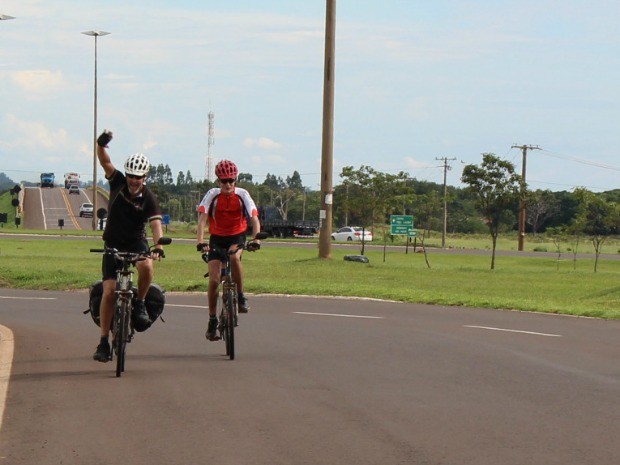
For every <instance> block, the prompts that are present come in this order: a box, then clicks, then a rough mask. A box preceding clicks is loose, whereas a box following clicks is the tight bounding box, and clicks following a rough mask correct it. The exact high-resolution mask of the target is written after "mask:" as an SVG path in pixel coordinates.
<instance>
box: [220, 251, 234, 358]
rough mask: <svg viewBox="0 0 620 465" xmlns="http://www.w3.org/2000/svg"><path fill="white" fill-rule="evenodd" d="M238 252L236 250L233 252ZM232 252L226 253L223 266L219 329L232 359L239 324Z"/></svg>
mask: <svg viewBox="0 0 620 465" xmlns="http://www.w3.org/2000/svg"><path fill="white" fill-rule="evenodd" d="M233 253H236V252H233ZM230 255H232V254H231V253H230V252H227V253H226V260H225V261H224V263H223V267H222V271H221V273H222V277H221V280H220V292H221V294H220V295H221V298H222V304H221V306H220V320H219V325H218V330H219V332H220V337H221V338H222V339H224V342H225V343H226V355H228V357H229V358H230V360H234V359H235V326H237V312H238V308H237V283H235V281H233V279H232V270H231V266H230Z"/></svg>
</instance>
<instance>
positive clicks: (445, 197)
mask: <svg viewBox="0 0 620 465" xmlns="http://www.w3.org/2000/svg"><path fill="white" fill-rule="evenodd" d="M435 160H441V161H443V230H442V232H441V248H442V249H445V248H446V233H447V230H448V184H447V177H448V176H447V175H448V170H451V169H452V167H451V166H450V165H448V162H449V161H454V160H456V158H447V157H442V158H435Z"/></svg>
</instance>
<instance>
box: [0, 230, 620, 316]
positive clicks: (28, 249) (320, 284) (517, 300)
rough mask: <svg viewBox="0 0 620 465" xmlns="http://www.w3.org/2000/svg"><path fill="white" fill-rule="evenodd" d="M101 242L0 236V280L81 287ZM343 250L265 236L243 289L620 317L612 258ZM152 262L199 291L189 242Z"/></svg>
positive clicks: (176, 284)
mask: <svg viewBox="0 0 620 465" xmlns="http://www.w3.org/2000/svg"><path fill="white" fill-rule="evenodd" d="M100 246H101V240H100V239H96V238H93V239H92V240H89V239H76V240H71V239H70V238H63V239H62V240H58V239H54V238H50V239H34V238H31V237H28V236H27V235H24V236H22V237H17V238H12V237H6V236H5V237H2V240H1V242H0V287H12V288H22V289H55V290H65V289H84V288H87V287H88V285H89V284H90V283H91V282H93V281H95V280H97V279H99V276H100V269H101V256H100V255H95V254H91V253H89V249H90V248H96V247H100ZM351 253H357V252H356V251H351V250H340V249H333V250H332V258H331V259H330V260H322V259H319V258H318V251H317V249H316V248H311V249H302V248H290V247H281V246H277V245H275V244H268V245H265V246H264V247H263V248H262V249H261V250H260V251H259V252H257V253H252V254H250V253H246V254H245V255H244V265H245V266H244V269H245V274H246V290H247V291H248V292H250V293H275V294H306V295H321V296H356V297H370V298H379V299H389V300H396V301H402V302H419V303H428V304H438V305H455V306H472V307H485V308H496V309H515V310H523V311H536V312H547V313H562V314H570V315H579V316H591V317H600V318H608V319H620V285H619V284H618V277H619V275H620V260H601V261H600V262H599V270H598V272H597V273H594V272H593V259H581V260H578V262H577V269H576V270H573V263H572V261H571V260H570V259H569V257H568V256H566V257H565V258H566V261H565V262H560V264H559V265H560V266H559V270H558V269H557V266H558V262H557V261H556V260H555V259H554V258H549V257H548V256H546V257H507V256H498V257H496V269H495V270H494V271H491V270H489V264H490V259H489V257H488V256H477V255H454V254H436V255H431V256H430V261H431V265H432V268H431V269H428V268H427V267H426V264H425V262H424V257H423V255H422V254H419V253H418V254H414V253H411V252H410V253H408V254H405V253H404V251H402V250H400V251H388V252H387V254H386V256H385V261H384V258H383V257H384V256H383V251H382V250H381V251H374V250H372V251H369V252H367V256H368V258H369V259H370V263H368V264H363V263H356V262H348V261H344V260H343V257H344V255H346V254H351ZM166 254H167V258H166V259H165V260H163V261H162V262H158V263H156V265H155V266H156V271H155V278H156V279H155V281H156V282H157V283H159V284H160V285H162V286H164V288H166V289H167V290H168V291H200V292H205V291H206V280H205V279H204V278H203V275H204V273H205V272H206V265H205V264H204V263H203V262H202V260H201V259H200V256H199V255H198V254H197V253H196V252H195V248H194V246H193V245H191V244H181V243H173V244H172V245H170V246H168V247H167V248H166Z"/></svg>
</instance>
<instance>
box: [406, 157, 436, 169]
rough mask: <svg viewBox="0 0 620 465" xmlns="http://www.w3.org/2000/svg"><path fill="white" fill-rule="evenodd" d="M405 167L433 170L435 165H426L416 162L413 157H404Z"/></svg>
mask: <svg viewBox="0 0 620 465" xmlns="http://www.w3.org/2000/svg"><path fill="white" fill-rule="evenodd" d="M405 165H406V166H407V167H409V168H414V169H421V168H434V167H435V165H432V164H428V163H426V162H422V161H419V160H416V159H415V158H413V157H405Z"/></svg>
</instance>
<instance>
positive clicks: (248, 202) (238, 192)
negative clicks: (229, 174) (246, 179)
mask: <svg viewBox="0 0 620 465" xmlns="http://www.w3.org/2000/svg"><path fill="white" fill-rule="evenodd" d="M198 213H205V214H207V215H208V219H209V233H210V234H211V235H217V236H236V235H238V234H244V233H245V232H246V230H247V229H248V218H251V217H253V216H258V210H257V209H256V205H255V204H254V200H252V197H251V196H250V193H249V192H248V191H247V190H245V189H243V188H241V187H235V192H234V193H233V194H230V195H226V194H222V193H221V189H220V188H219V187H215V188H213V189H210V190H209V191H208V192H207V193H206V195H205V196H204V197H203V199H202V201H201V202H200V204H199V205H198Z"/></svg>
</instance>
